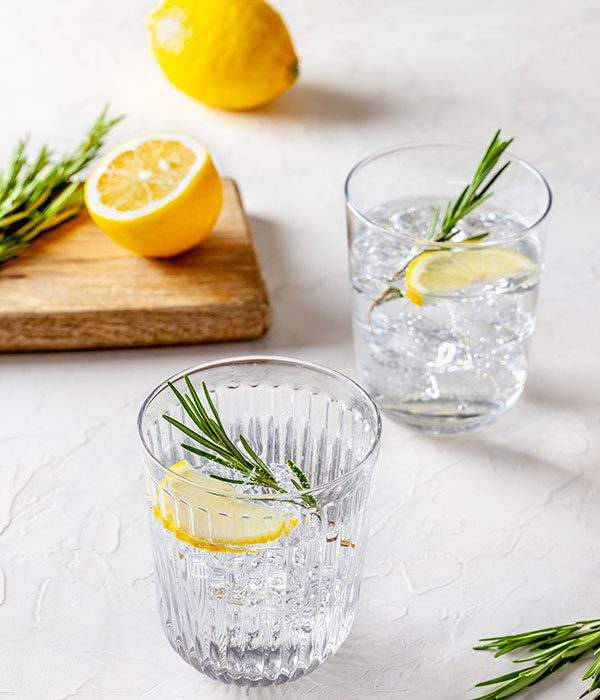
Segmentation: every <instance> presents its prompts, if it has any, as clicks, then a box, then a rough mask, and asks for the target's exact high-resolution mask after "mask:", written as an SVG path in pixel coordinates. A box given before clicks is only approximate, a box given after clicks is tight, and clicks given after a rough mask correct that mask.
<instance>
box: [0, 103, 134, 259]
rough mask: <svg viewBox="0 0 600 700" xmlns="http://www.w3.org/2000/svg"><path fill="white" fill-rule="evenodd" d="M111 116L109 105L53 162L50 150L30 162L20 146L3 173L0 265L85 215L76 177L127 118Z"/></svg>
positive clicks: (43, 149) (0, 177)
mask: <svg viewBox="0 0 600 700" xmlns="http://www.w3.org/2000/svg"><path fill="white" fill-rule="evenodd" d="M107 111H108V106H107V107H105V108H104V110H103V111H102V113H101V114H100V116H99V117H98V119H97V120H96V121H95V122H94V124H93V126H92V128H91V129H90V131H89V133H88V135H87V136H86V138H85V139H84V140H83V141H82V143H80V144H79V146H78V147H77V148H76V149H75V150H74V151H73V152H72V153H70V154H67V155H65V156H63V157H62V158H61V159H60V160H58V161H57V162H55V163H52V151H50V150H49V149H48V147H47V146H42V147H41V149H40V150H39V152H38V154H37V156H36V157H35V158H34V159H33V160H32V161H28V159H27V156H26V153H25V151H26V147H27V141H26V140H21V141H19V142H18V144H17V145H16V147H15V149H14V151H13V153H12V156H11V159H10V162H9V164H8V168H7V169H6V170H5V171H4V172H3V173H0V264H1V263H3V262H6V261H7V260H10V259H11V258H14V257H15V256H17V255H20V254H21V253H22V252H23V251H25V250H26V249H27V248H28V247H29V245H30V243H31V242H32V241H33V240H34V239H35V238H37V237H38V236H39V235H40V234H42V233H44V232H45V231H48V230H49V229H51V228H54V227H55V226H57V225H58V224H61V223H62V222H63V221H66V220H67V219H70V218H72V217H73V216H76V215H77V214H78V213H79V212H80V211H81V209H82V208H83V184H82V182H81V181H80V179H79V178H78V177H77V176H78V175H79V174H80V173H81V171H82V170H83V169H84V168H85V167H86V166H87V165H89V163H90V162H91V161H92V160H93V158H94V157H95V156H96V155H97V153H98V151H99V150H100V148H101V147H102V144H103V141H104V137H105V136H106V134H107V133H108V132H109V131H110V129H111V128H112V127H113V126H114V125H115V124H116V123H117V122H118V121H120V120H121V119H122V118H123V117H122V116H120V117H117V118H116V119H108V118H107Z"/></svg>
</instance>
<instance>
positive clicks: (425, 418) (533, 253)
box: [345, 143, 552, 433]
mask: <svg viewBox="0 0 600 700" xmlns="http://www.w3.org/2000/svg"><path fill="white" fill-rule="evenodd" d="M485 150H486V149H485V147H484V146H476V145H471V144H456V143H421V144H411V145H406V146H398V147H394V148H390V149H387V150H384V151H381V152H378V153H375V154H374V155H371V156H369V157H367V158H365V159H364V160H363V161H361V162H360V163H358V164H357V165H356V166H355V167H354V168H353V170H352V171H351V172H350V174H349V175H348V178H347V180H346V190H345V192H346V211H347V220H348V244H349V260H350V277H351V283H352V289H353V330H354V342H355V353H356V359H357V363H358V368H359V373H360V377H361V382H362V383H363V385H364V386H365V387H366V389H367V391H369V393H370V394H371V396H372V397H373V398H374V400H375V401H376V402H377V403H378V405H379V406H380V408H381V409H382V411H383V412H384V413H385V414H386V415H388V416H390V417H391V418H393V419H396V420H398V421H401V422H404V423H407V424H409V425H411V426H413V427H416V428H419V429H421V430H425V431H428V432H433V433H459V432H463V431H467V430H472V429H475V428H479V427H482V426H485V425H488V424H490V423H492V422H494V421H495V420H496V419H497V418H498V417H499V416H500V415H502V414H503V413H504V412H505V411H507V410H508V409H509V408H510V407H511V406H512V405H513V404H514V403H515V401H516V400H517V398H518V397H519V395H520V393H521V391H522V390H523V386H524V384H525V380H526V378H527V355H528V348H529V342H530V339H531V336H532V333H533V330H534V327H535V309H536V300H537V294H538V287H539V281H540V275H541V270H542V261H543V253H544V245H545V237H546V222H547V218H548V217H547V215H548V212H549V210H550V206H551V199H552V198H551V192H550V188H549V187H548V184H547V182H546V180H545V179H544V177H543V176H542V175H541V174H540V173H539V172H538V171H537V170H536V169H535V168H533V167H532V166H531V165H529V164H528V163H526V162H524V161H523V160H521V159H519V158H515V157H513V156H509V157H508V158H503V159H502V160H501V161H500V163H499V166H501V165H502V164H503V163H504V162H506V160H507V159H510V161H511V164H510V166H509V167H508V168H507V169H506V170H505V171H504V172H503V173H502V174H501V176H500V177H499V178H498V180H497V181H496V182H495V183H494V184H493V187H492V191H493V193H494V194H493V196H492V197H491V198H490V199H489V200H488V201H486V202H485V203H483V204H482V205H481V206H480V207H478V208H476V209H474V210H473V211H472V212H471V213H470V214H468V215H467V216H466V217H465V218H463V219H462V220H461V221H460V222H459V223H458V225H457V228H458V229H460V232H459V233H457V234H456V235H455V236H454V237H453V238H452V240H450V241H448V242H447V243H446V244H435V247H434V246H433V245H432V244H431V243H430V242H429V241H428V236H429V232H430V227H431V223H432V219H433V217H434V212H435V209H436V207H438V206H439V207H441V213H442V214H441V215H442V216H443V213H444V210H445V208H446V205H447V203H448V202H449V201H453V202H454V201H455V200H456V198H457V196H458V195H459V194H460V192H461V191H462V189H463V188H464V187H465V186H466V185H468V184H470V183H471V180H472V177H473V175H474V173H475V170H476V168H477V165H478V164H479V162H480V160H481V158H482V156H483V154H484V152H485ZM440 218H441V217H440ZM466 238H476V239H477V240H476V241H474V242H465V239H466ZM432 251H438V253H436V254H435V255H436V257H434V256H433V254H432ZM440 251H441V253H443V255H442V254H441V253H440ZM421 256H423V257H421ZM425 256H428V257H425ZM415 261H416V262H415ZM411 265H412V267H411ZM506 270H509V272H506ZM448 275H450V277H449V276H448ZM461 275H462V278H461ZM411 276H412V277H411ZM416 278H418V282H419V284H420V285H421V286H422V288H421V291H420V293H418V294H415V293H414V289H415V288H416V287H415V284H411V279H416ZM457 279H458V280H459V281H458V282H457ZM461 279H462V280H463V281H462V282H461V281H460V280H461ZM391 287H394V288H395V289H397V290H399V292H400V293H399V294H395V295H388V296H387V298H385V299H383V296H385V294H386V291H387V290H389V289H390V288H391Z"/></svg>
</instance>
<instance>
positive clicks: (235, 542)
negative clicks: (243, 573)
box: [153, 462, 298, 552]
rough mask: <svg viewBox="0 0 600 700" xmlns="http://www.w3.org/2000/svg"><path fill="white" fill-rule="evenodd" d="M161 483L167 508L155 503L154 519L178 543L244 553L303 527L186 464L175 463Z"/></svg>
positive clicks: (279, 512) (294, 519) (292, 519)
mask: <svg viewBox="0 0 600 700" xmlns="http://www.w3.org/2000/svg"><path fill="white" fill-rule="evenodd" d="M181 477H183V479H182V478H181ZM184 479H185V481H184ZM160 485H161V487H162V489H161V490H162V492H163V495H164V509H161V504H160V503H154V504H153V506H154V507H153V510H154V515H155V516H156V517H157V518H158V519H159V520H160V521H161V522H162V524H163V525H164V527H166V528H167V530H170V531H171V532H173V533H174V534H175V536H176V537H177V539H180V540H183V541H185V542H189V543H190V544H191V545H193V546H194V547H198V548H201V549H210V550H212V551H216V552H228V551H240V548H242V549H243V548H244V547H246V546H251V545H256V544H264V543H266V542H271V541H273V540H276V539H278V538H279V537H280V536H281V534H282V533H285V535H286V536H287V535H289V533H290V530H291V529H292V528H293V527H295V526H296V525H297V524H298V519H297V518H291V517H289V516H288V517H285V514H284V513H282V512H281V511H278V510H276V509H275V508H270V507H269V506H263V505H262V504H260V503H256V502H252V501H250V500H246V499H240V500H237V499H236V498H234V497H232V496H235V495H236V491H235V490H234V489H233V488H232V487H231V486H230V485H229V484H226V483H224V482H222V481H218V480H216V479H213V478H211V477H210V476H208V475H206V474H203V473H202V472H199V471H198V470H197V469H194V468H193V467H191V466H190V465H189V464H188V463H187V462H178V463H177V464H174V465H173V466H172V467H171V468H170V470H169V472H168V473H167V474H166V475H165V477H164V478H163V479H162V480H161V482H160ZM234 548H235V549H234Z"/></svg>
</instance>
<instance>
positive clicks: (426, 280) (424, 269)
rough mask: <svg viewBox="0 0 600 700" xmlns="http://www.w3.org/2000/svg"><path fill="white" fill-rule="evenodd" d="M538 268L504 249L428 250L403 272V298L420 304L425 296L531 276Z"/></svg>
mask: <svg viewBox="0 0 600 700" xmlns="http://www.w3.org/2000/svg"><path fill="white" fill-rule="evenodd" d="M537 274H539V265H537V264H536V263H534V262H533V260H531V258H528V257H527V256H526V255H523V254H522V253H518V252H517V251H515V250H509V249H508V248H484V249H483V250H432V251H429V252H427V253H421V255H419V256H418V257H416V258H415V259H414V260H413V261H412V262H411V263H410V265H409V266H408V269H407V271H406V286H407V287H408V290H409V291H407V292H405V296H406V297H407V298H408V299H410V300H411V301H412V302H414V303H415V304H419V306H420V305H421V304H423V296H424V295H427V294H447V293H449V292H455V291H457V290H459V289H464V288H465V287H468V286H469V285H471V284H473V283H474V282H488V281H492V280H499V279H502V278H506V277H513V276H517V275H527V276H528V277H532V278H533V277H534V276H536V275H537Z"/></svg>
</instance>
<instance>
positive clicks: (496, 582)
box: [0, 0, 600, 700]
mask: <svg viewBox="0 0 600 700" xmlns="http://www.w3.org/2000/svg"><path fill="white" fill-rule="evenodd" d="M273 4H274V5H276V6H277V7H278V8H279V9H280V10H281V12H282V13H283V15H284V17H285V19H286V21H287V23H288V25H289V27H290V31H291V33H292V35H293V37H294V40H295V43H296V48H297V50H298V53H299V55H300V57H301V61H302V63H301V79H300V81H299V83H298V84H297V85H296V86H295V87H294V88H293V89H292V90H291V91H289V92H288V93H287V94H285V95H284V96H282V97H281V98H280V99H278V100H277V101H276V102H275V103H273V104H272V105H271V106H269V107H267V108H265V109H262V110H260V111H258V112H255V113H248V114H233V113H225V112H219V111H213V110H211V109H209V108H206V107H204V106H202V105H200V104H197V103H195V102H194V101H192V100H190V99H189V98H188V97H186V96H185V95H183V94H182V93H179V92H178V91H177V90H175V88H173V87H172V86H171V85H170V84H169V83H168V82H167V81H166V79H165V78H164V77H163V76H162V74H161V73H160V70H159V68H158V67H157V65H156V64H155V62H154V60H153V58H152V56H151V54H150V52H149V50H148V48H147V45H146V36H145V30H144V26H143V22H142V17H143V15H144V14H145V13H146V12H147V11H148V10H150V9H151V8H152V6H153V5H154V2H153V1H151V0H128V1H127V2H123V0H105V1H104V2H92V1H91V0H85V1H82V0H54V1H53V2H47V0H28V1H27V2H12V1H11V0H0V9H1V17H2V19H1V21H0V65H2V66H3V71H2V89H1V97H0V104H1V106H2V109H1V112H0V119H1V122H2V123H1V125H2V129H1V131H0V163H6V160H7V157H8V154H9V150H10V147H11V145H12V144H13V143H14V141H15V140H16V139H17V138H18V137H20V136H22V135H23V134H24V133H26V132H30V133H31V135H32V143H33V144H34V145H35V144H39V143H41V142H42V141H48V142H49V143H51V144H54V145H55V146H56V147H57V148H58V149H59V150H61V149H63V148H65V149H66V148H68V147H70V146H72V145H74V144H75V142H76V141H77V140H78V139H79V137H80V136H81V135H82V134H83V133H84V132H85V130H86V129H87V127H88V125H89V124H90V123H91V121H92V120H93V119H94V118H95V117H96V115H97V113H98V112H99V110H100V108H101V107H102V105H103V103H104V102H105V101H106V100H107V99H108V100H110V102H111V104H112V110H113V112H115V113H119V112H125V113H127V115H128V116H127V119H126V121H124V122H123V123H122V124H120V125H119V126H118V127H117V129H115V131H114V133H113V134H112V135H111V138H110V142H111V144H116V143H118V142H120V141H122V140H125V139H126V138H128V137H131V136H133V135H136V134H138V133H141V132H144V131H148V130H152V129H162V128H176V129H182V130H187V131H189V132H191V133H193V134H196V135H198V136H199V137H201V138H202V139H203V140H204V141H205V142H206V144H207V145H208V147H209V149H210V151H211V152H212V154H213V155H214V158H215V161H216V163H217V165H218V167H219V169H220V171H221V173H222V174H224V175H228V176H232V177H234V178H235V179H236V180H237V181H238V183H239V185H240V188H241V192H242V196H243V199H244V202H245V206H246V209H247V211H248V213H249V216H250V222H251V226H252V230H253V233H254V237H255V240H256V245H257V249H258V254H259V258H260V262H261V265H262V268H263V271H264V275H265V277H266V280H267V285H268V288H269V292H270V297H271V301H272V305H273V309H274V321H273V327H272V330H271V331H270V332H269V334H268V335H267V336H266V337H265V338H264V339H262V340H259V341H256V342H252V343H237V344H215V345H206V346H193V347H175V348H163V349H148V350H115V351H102V352H95V351H94V352H79V353H57V354H28V355H25V354H23V355H3V356H0V387H1V388H2V394H1V396H2V401H1V402H0V421H1V429H0V443H1V448H2V450H1V452H0V697H1V698H2V699H4V698H6V699H7V700H13V698H14V699H18V700H66V699H67V698H69V699H70V700H138V699H139V700H141V699H142V698H143V700H188V699H189V700H191V699H192V698H199V697H205V698H211V699H213V698H214V699H216V700H219V699H221V698H223V699H224V698H231V699H240V700H241V699H242V698H244V699H246V700H248V699H252V700H256V699H257V698H270V699H279V698H284V699H286V698H287V699H290V700H291V699H295V698H305V697H310V698H323V699H325V698H326V699H327V700H338V699H339V700H342V699H343V700H346V699H348V698H371V697H373V698H378V700H388V699H390V700H391V699H392V698H394V699H395V698H406V700H416V699H418V700H444V699H448V700H449V699H451V698H452V699H453V698H463V699H465V700H466V699H467V698H469V697H472V694H470V693H469V689H470V688H471V687H472V685H473V684H474V683H475V682H477V681H479V680H483V679H484V678H486V677H490V676H491V675H493V674H494V675H498V674H500V673H503V672H505V671H506V669H507V668H508V666H509V664H508V662H506V663H503V662H502V661H493V660H492V657H491V655H488V654H487V653H485V652H472V651H471V650H470V649H471V647H472V646H473V644H475V643H476V641H477V639H478V638H479V637H481V636H489V635H492V634H496V633H497V634H502V633H509V632H512V631H516V630H519V629H520V630H525V629H529V628H531V627H537V626H547V625H549V624H556V623H561V622H567V621H572V620H575V619H580V618H588V617H598V616H600V585H599V583H598V582H599V580H600V576H599V573H600V545H599V543H598V532H599V531H600V508H599V507H598V500H599V497H600V483H599V482H600V477H599V475H598V466H599V456H600V430H599V423H600V403H599V397H600V380H599V370H598V367H599V362H600V360H599V348H600V325H599V323H598V317H599V314H598V308H599V305H600V289H599V282H600V229H599V225H598V222H599V221H600V179H599V177H598V174H597V173H598V154H599V152H600V138H599V136H598V134H599V128H598V114H599V112H600V90H599V88H598V86H599V84H600V80H599V79H600V44H599V43H598V35H599V34H600V13H599V12H598V7H597V2H595V0H571V1H570V2H568V3H565V2H563V1H562V0H544V1H542V0H534V1H533V2H523V1H520V2H517V1H516V0H493V1H491V2H481V0H455V2H453V3H447V2H445V1H444V0H422V1H419V2H417V1H416V0H405V1H404V2H399V1H398V0H296V1H295V2H285V1H284V0H278V1H277V2H274V3H273ZM497 127H502V129H503V133H505V134H506V135H512V136H514V137H515V138H516V143H515V146H514V151H515V152H516V153H518V154H519V155H521V156H522V157H524V158H525V159H526V160H529V161H531V162H532V163H534V164H535V165H536V166H537V167H538V168H539V169H540V170H541V171H542V172H543V173H544V174H545V175H546V176H547V177H548V180H549V181H550V184H551V186H552V188H553V191H554V193H555V205H554V209H553V212H552V215H551V220H550V243H549V248H548V252H547V268H546V272H545V278H544V280H543V284H542V292H541V298H540V303H539V309H538V324H537V330H536V334H535V337H534V342H533V348H532V353H531V368H530V377H529V381H528V383H527V387H526V390H525V393H524V395H523V396H522V398H521V399H520V401H519V402H518V404H517V406H516V407H515V408H514V409H513V410H512V412H511V413H510V414H509V415H508V416H507V417H505V418H504V419H503V420H501V421H500V422H499V423H498V424H497V425H496V426H494V427H492V428H489V429H487V430H484V431H482V432H478V433H474V434H471V435H467V436H465V437H457V438H451V439H442V438H437V439H436V438H433V437H427V436H423V435H420V434H417V433H415V432H412V431H410V430H409V429H406V428H403V427H401V426H399V425H396V424H393V423H391V422H390V421H387V420H386V421H385V425H384V438H383V448H382V452H381V458H380V461H379V467H378V474H377V483H376V488H375V493H374V507H373V516H372V525H371V536H370V541H369V549H368V555H367V563H366V569H365V576H364V583H363V587H362V594H361V601H360V606H359V611H358V615H357V619H356V623H355V625H354V628H353V630H352V632H351V634H350V637H349V639H348V641H347V642H346V643H345V644H344V646H343V647H342V649H341V650H340V651H339V653H338V654H337V655H336V656H335V657H334V658H332V659H331V660H329V661H328V662H327V663H326V664H325V665H324V666H323V667H321V668H320V669H319V670H317V671H316V672H315V673H314V674H312V675H310V676H308V677H306V678H305V679H302V680H300V681H297V682H295V683H291V684H289V685H287V686H285V687H277V688H274V689H250V690H248V689H245V690H244V689H237V688H234V687H228V686H222V685H220V684H219V683H216V682H214V681H212V680H209V679H206V678H203V677H202V676H201V675H200V674H199V673H197V672H196V671H194V670H193V669H192V668H191V667H188V666H187V665H186V664H185V663H184V662H183V661H181V660H180V659H179V658H178V657H177V656H176V654H175V653H173V652H172V651H171V649H170V648H169V646H168V644H167V642H166V640H165V638H164V636H163V634H162V631H161V629H160V626H159V621H158V615H157V611H156V604H155V599H154V589H153V574H152V562H151V556H150V547H149V540H148V535H147V531H146V529H147V523H146V511H145V507H144V500H143V498H144V497H143V493H142V485H141V480H140V466H139V463H138V454H137V444H136V435H135V425H134V423H135V417H136V412H137V410H138V407H139V404H140V402H141V400H142V398H143V397H144V395H145V394H146V392H148V391H149V389H151V388H152V387H153V386H154V385H155V384H156V383H157V382H158V381H159V380H161V379H163V378H165V377H166V376H168V375H170V374H171V373H173V372H175V371H177V370H180V369H183V368H185V367H187V366H189V365H191V364H194V363H197V362H199V361H202V360H206V359H212V358H218V357H224V356H230V355H239V354H245V353H250V352H251V353H273V354H283V355H291V356H295V357H299V358H304V359H309V360H313V361H316V362H319V363H323V364H327V365H331V366H333V367H335V368H336V369H339V370H341V371H344V372H347V373H349V374H351V375H355V369H354V365H353V351H352V340H351V335H350V315H349V286H348V280H347V271H346V242H345V223H344V208H343V194H342V186H343V181H344V177H345V175H346V173H347V171H348V170H349V169H350V167H351V166H352V165H353V164H354V163H355V161H357V160H358V159H359V158H361V157H362V156H364V155H366V154H368V153H369V152H371V151H373V150H376V149H379V148H381V147H384V146H386V145H390V144H393V143H397V142H403V141H412V140H418V139H430V138H440V137H443V138H452V139H455V138H458V139H468V140H475V141H479V142H485V141H487V140H488V139H489V138H490V136H491V134H492V133H493V131H494V130H495V129H496V128H497ZM582 673H583V667H582V666H581V665H578V666H576V667H574V668H573V669H572V672H571V673H569V674H561V675H560V676H559V678H558V679H557V680H556V681H555V682H554V683H553V682H552V681H550V682H546V683H544V684H543V685H540V686H537V689H534V690H531V691H529V692H528V693H525V694H524V695H523V697H527V698H538V697H539V698H544V699H545V700H564V699H565V698H576V697H577V696H578V694H579V693H581V692H582V691H583V690H584V689H585V687H586V686H584V685H583V684H581V682H580V680H579V677H580V676H581V675H582Z"/></svg>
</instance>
